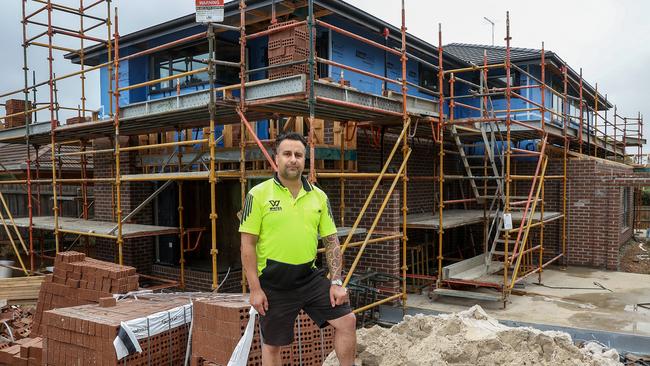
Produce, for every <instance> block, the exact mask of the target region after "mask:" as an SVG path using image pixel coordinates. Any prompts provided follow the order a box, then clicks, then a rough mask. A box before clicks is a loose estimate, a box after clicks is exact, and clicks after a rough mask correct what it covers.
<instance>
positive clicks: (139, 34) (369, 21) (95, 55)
mask: <svg viewBox="0 0 650 366" xmlns="http://www.w3.org/2000/svg"><path fill="white" fill-rule="evenodd" d="M297 3H298V4H301V3H300V2H296V1H295V0H247V2H246V8H247V9H248V10H249V11H251V10H256V12H249V13H248V14H247V17H248V18H249V19H250V20H253V21H256V20H257V21H260V20H258V16H257V15H255V14H259V13H261V12H268V13H270V11H271V4H275V6H276V7H277V9H278V11H279V9H282V8H283V7H284V8H288V9H293V8H295V7H296V6H297V5H296V4H297ZM302 4H303V5H302V6H305V5H304V3H302ZM314 6H315V8H316V9H317V10H318V9H327V10H329V11H331V12H332V13H334V14H337V15H339V16H342V17H345V18H348V19H350V20H353V21H355V22H356V23H357V24H359V25H362V26H364V27H366V28H368V29H371V30H373V31H376V32H377V33H381V31H382V30H383V29H384V28H388V29H389V30H390V38H392V39H393V40H394V41H395V42H397V43H400V42H401V38H400V37H401V36H400V28H399V27H396V26H394V25H392V24H390V23H388V22H386V21H384V20H382V19H379V18H377V17H375V16H373V15H371V14H369V13H367V12H365V11H363V10H361V9H359V8H357V7H355V6H353V5H351V4H348V3H347V2H345V1H343V0H314ZM224 17H225V20H224V24H227V25H232V26H239V1H235V0H230V1H226V3H225V9H224ZM266 21H268V20H266ZM197 27H198V28H200V27H204V25H201V24H198V23H196V16H195V14H194V13H192V14H188V15H185V16H182V17H180V18H177V19H173V20H170V21H167V22H163V23H160V24H157V25H154V26H151V27H148V28H145V29H142V30H139V31H136V32H133V33H129V34H126V35H120V48H124V47H128V46H134V45H141V43H142V42H146V41H147V40H150V39H153V38H157V37H161V36H164V35H169V34H173V33H175V32H179V31H186V30H188V29H196V28H197ZM406 37H407V44H408V46H409V48H410V50H409V51H411V50H417V51H419V52H421V53H423V54H425V55H428V56H431V57H433V58H436V59H437V57H438V56H437V55H438V48H437V46H435V45H433V44H430V43H428V42H426V41H424V40H422V39H420V38H418V37H416V36H414V35H413V34H411V33H407V35H406ZM105 53H106V46H105V45H104V44H97V45H93V46H89V47H86V48H85V49H84V54H85V56H86V60H85V61H86V64H87V65H97V64H99V63H101V62H102V61H100V59H99V56H101V55H104V54H105ZM64 57H65V58H66V59H69V60H71V61H72V62H73V63H79V53H78V52H72V53H68V54H66V55H65V56H64ZM443 60H444V61H445V62H446V63H450V64H452V65H455V66H464V65H465V62H464V61H461V60H460V59H459V58H457V57H455V56H454V55H452V54H445V56H444V57H443Z"/></svg>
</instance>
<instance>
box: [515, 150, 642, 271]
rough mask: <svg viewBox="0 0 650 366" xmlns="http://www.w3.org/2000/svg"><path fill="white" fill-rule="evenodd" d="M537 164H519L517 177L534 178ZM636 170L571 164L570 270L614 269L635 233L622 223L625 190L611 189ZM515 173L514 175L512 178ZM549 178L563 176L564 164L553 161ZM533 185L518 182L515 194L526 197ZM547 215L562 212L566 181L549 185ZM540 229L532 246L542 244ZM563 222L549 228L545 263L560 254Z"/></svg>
mask: <svg viewBox="0 0 650 366" xmlns="http://www.w3.org/2000/svg"><path fill="white" fill-rule="evenodd" d="M534 168H535V165H534V163H522V162H519V163H518V164H517V167H516V169H517V172H516V174H533V172H534ZM631 172H632V168H631V167H629V166H624V165H622V164H617V163H611V162H605V161H602V160H594V159H588V158H580V159H570V160H569V161H568V162H567V177H568V180H567V241H566V248H567V257H566V258H565V260H564V261H565V262H564V263H566V264H568V265H583V266H590V267H598V268H606V269H610V270H615V269H616V268H617V266H618V251H619V247H620V246H621V244H623V243H625V242H626V241H627V240H629V239H630V238H631V237H632V229H631V227H629V228H624V227H623V225H622V223H621V217H622V204H621V197H622V196H621V194H622V193H621V192H622V191H623V188H622V187H617V186H614V185H611V184H607V183H606V181H607V180H609V179H611V178H613V177H617V176H623V175H629V174H631ZM513 174H514V173H513ZM546 174H547V176H554V175H555V176H557V175H562V160H560V159H552V160H551V161H550V162H549V165H548V168H547V172H546ZM529 189H530V183H520V182H518V183H517V187H516V190H515V192H516V194H517V195H527V194H528V192H529ZM632 197H633V195H632V194H631V191H630V195H629V197H628V199H629V202H628V205H629V206H628V207H630V210H629V223H630V226H631V222H632V211H633V210H632V207H633V198H632ZM545 198H546V199H545V202H546V204H545V210H546V211H547V212H548V211H555V212H562V180H547V181H546V184H545ZM539 231H540V230H539V229H533V230H531V235H532V236H531V238H530V239H531V240H532V242H533V243H538V242H539ZM561 245H562V220H561V219H560V220H557V221H554V222H552V223H549V224H547V225H546V227H545V229H544V248H545V249H544V257H545V259H546V260H548V259H550V258H552V257H555V256H556V255H558V254H559V253H561V251H562V249H561Z"/></svg>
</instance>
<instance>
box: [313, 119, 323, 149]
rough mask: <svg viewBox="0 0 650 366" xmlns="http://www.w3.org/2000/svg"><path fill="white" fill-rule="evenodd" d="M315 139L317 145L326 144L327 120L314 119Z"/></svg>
mask: <svg viewBox="0 0 650 366" xmlns="http://www.w3.org/2000/svg"><path fill="white" fill-rule="evenodd" d="M314 139H315V140H316V143H317V144H324V143H325V120H322V119H314Z"/></svg>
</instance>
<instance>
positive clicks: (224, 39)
mask: <svg viewBox="0 0 650 366" xmlns="http://www.w3.org/2000/svg"><path fill="white" fill-rule="evenodd" d="M81 4H82V5H81V7H80V8H79V7H78V6H77V5H75V6H68V5H63V4H55V3H53V2H51V1H50V0H48V1H37V0H33V1H32V0H24V1H23V14H22V24H23V27H24V32H23V35H24V39H23V47H24V62H25V65H24V69H23V71H24V79H25V84H24V85H21V86H17V87H16V89H17V90H15V91H7V92H6V93H3V94H2V97H3V98H5V99H7V98H9V99H8V100H7V102H6V103H5V106H6V110H7V113H6V115H5V116H4V117H3V119H4V122H5V124H4V129H2V130H0V143H3V144H7V145H3V147H0V149H2V148H4V146H12V145H16V146H22V147H23V149H22V151H24V152H25V155H24V156H23V157H22V159H23V160H24V164H23V161H20V164H19V165H20V169H19V170H20V174H18V175H15V174H14V175H12V176H11V177H9V176H7V177H8V178H6V179H5V180H3V181H0V184H2V185H3V186H5V187H8V186H11V187H21V188H22V189H24V191H25V194H24V195H21V197H24V199H25V201H26V204H25V207H26V208H27V209H26V211H25V212H24V214H20V215H16V212H15V211H12V210H11V209H10V208H9V207H8V205H7V204H6V203H5V202H4V198H3V202H2V203H3V206H4V209H3V210H2V212H3V215H2V221H3V223H4V224H5V228H6V233H5V234H6V235H7V239H8V240H10V244H9V245H12V246H13V251H14V253H15V255H14V256H15V258H16V259H17V260H18V263H19V264H20V269H21V270H22V271H24V272H25V273H33V272H34V271H36V270H38V269H39V268H43V267H45V266H49V265H50V264H51V260H52V258H53V255H54V253H58V252H63V251H66V250H68V249H70V248H71V247H74V248H75V250H81V249H82V248H83V249H85V250H87V254H88V255H90V256H92V257H94V258H97V259H101V260H106V261H113V262H116V263H119V264H124V265H130V266H134V267H136V268H137V270H138V273H140V274H142V275H144V276H145V278H147V279H149V280H151V281H162V282H163V283H164V284H166V286H168V287H178V288H182V289H190V290H211V289H216V288H217V287H218V286H219V291H220V292H242V290H243V291H244V292H245V290H246V281H245V278H243V274H242V269H241V263H240V259H239V258H240V253H239V245H240V243H239V233H238V231H237V227H238V222H239V220H238V216H237V214H238V212H239V211H240V210H241V207H242V203H243V199H244V197H245V195H246V192H247V191H248V189H249V188H251V187H252V186H254V185H255V184H257V183H259V182H260V181H261V180H263V179H267V178H269V177H271V176H272V174H273V172H274V170H275V169H276V167H275V164H274V161H273V159H272V154H273V143H274V139H275V137H276V136H277V135H278V134H280V133H282V132H285V131H296V132H299V133H302V134H304V135H305V136H307V137H308V141H309V148H308V159H309V164H308V165H309V167H308V169H306V172H307V173H308V176H309V179H310V181H312V182H314V183H316V184H318V185H319V186H320V187H321V188H322V189H323V190H324V191H325V192H326V193H328V195H329V198H330V202H331V206H332V209H333V212H334V215H335V219H336V222H337V224H338V225H339V226H340V228H339V235H340V237H341V243H342V246H343V250H344V254H345V259H346V262H345V266H344V269H345V271H346V273H347V276H346V278H345V282H346V283H348V282H351V283H352V284H355V283H356V284H361V283H363V284H364V286H366V287H370V288H372V289H373V290H374V292H373V293H374V294H375V295H374V297H372V299H368V298H366V299H364V300H363V301H361V302H359V303H358V304H357V305H358V307H357V309H356V311H357V312H359V311H364V310H366V309H369V308H370V307H373V306H376V305H378V304H382V303H389V302H395V301H397V300H401V302H402V304H404V305H406V303H407V301H406V300H407V296H406V294H407V292H408V290H409V289H410V288H412V287H420V286H427V285H432V286H433V287H434V288H435V290H434V291H435V292H436V293H437V294H440V295H445V296H461V297H470V298H477V299H482V300H495V301H502V302H504V304H505V302H506V301H507V299H508V296H509V294H510V292H511V290H512V289H513V288H514V286H515V285H516V284H517V283H518V282H520V281H522V280H523V279H525V278H527V277H529V276H538V277H539V280H540V281H542V274H543V271H544V268H545V267H546V266H548V265H550V264H557V265H563V266H570V265H588V266H593V267H604V268H616V260H617V257H616V254H617V253H618V248H619V246H620V244H621V243H623V242H625V241H627V240H628V239H629V238H630V237H631V236H632V234H633V228H634V224H635V223H634V217H635V216H634V210H635V207H636V205H637V202H636V199H635V197H637V196H635V191H634V184H627V187H623V186H622V185H621V182H624V181H626V180H625V179H628V178H630V177H633V176H634V175H635V174H636V173H635V172H634V168H635V167H636V166H638V165H642V164H643V163H644V162H643V160H642V158H643V157H642V151H641V149H642V146H643V145H644V143H645V140H644V138H643V134H642V131H643V117H642V116H641V115H640V114H637V115H632V116H628V115H626V114H625V113H624V112H623V111H619V110H618V109H617V108H616V105H615V104H613V102H612V101H610V100H608V99H607V97H606V96H604V95H603V94H602V93H601V92H600V91H599V90H598V85H597V84H594V85H593V86H592V85H591V84H589V83H588V82H587V81H586V80H584V79H583V77H582V71H581V70H576V69H574V68H572V67H571V66H569V65H567V64H566V63H565V62H564V61H563V60H562V59H561V58H560V56H559V55H557V54H556V53H554V52H551V51H548V50H546V49H545V47H544V44H543V43H542V44H540V49H522V48H516V47H512V45H511V43H512V37H513V36H515V35H514V34H513V32H511V30H510V26H509V22H507V23H506V34H507V36H506V39H505V44H504V45H503V46H483V45H471V44H459V43H450V44H446V43H445V42H447V41H446V40H445V39H444V35H443V32H442V29H439V30H438V44H429V43H427V42H425V41H423V40H421V39H419V38H417V37H415V36H413V35H412V34H409V33H407V31H406V22H407V18H406V11H405V9H404V4H403V1H402V7H401V9H400V8H399V4H393V2H391V6H393V5H394V6H395V11H400V10H401V12H402V24H401V27H399V28H398V27H395V26H392V25H390V24H388V23H386V22H385V21H382V20H380V19H377V18H375V17H373V16H371V15H369V14H368V13H365V12H363V11H362V10H360V9H357V8H355V7H353V6H351V5H349V4H347V3H345V2H343V1H338V0H336V1H335V0H277V1H271V0H247V1H244V0H240V1H232V2H229V3H227V4H226V5H225V19H224V21H223V22H222V23H211V24H209V25H205V24H199V23H197V22H196V19H195V15H194V14H191V15H188V16H185V17H182V18H178V19H175V20H172V21H170V22H166V23H163V24H160V25H156V26H153V27H150V28H147V29H143V30H140V31H137V32H135V33H131V34H127V35H122V34H120V30H119V26H120V25H119V23H120V21H119V15H118V13H117V10H115V9H113V8H112V4H111V1H110V0H98V1H95V2H92V4H85V3H84V1H82V2H81ZM57 13H65V14H68V15H73V16H74V17H75V18H76V19H77V21H78V22H80V23H79V25H78V26H70V25H69V24H71V23H69V22H66V23H64V24H56V23H55V22H54V21H53V16H52V15H53V14H57ZM43 19H45V20H43ZM515 37H516V36H515ZM70 39H73V40H75V42H78V46H77V47H70V46H67V45H68V44H69V42H70V41H69V40H70ZM63 40H65V41H63ZM61 42H67V43H61ZM62 44H66V46H63V45H62ZM35 48H44V49H45V50H46V51H47V54H48V57H47V59H45V60H42V59H34V57H32V56H31V53H32V51H33V49H35ZM70 62H71V63H73V64H75V65H78V71H75V72H73V73H68V74H65V75H62V74H60V73H57V67H58V65H60V64H64V63H70ZM36 68H38V71H39V72H38V74H40V76H41V79H38V78H35V77H34V75H33V74H32V71H33V70H34V69H36ZM42 70H46V72H43V71H42ZM89 73H99V74H100V80H101V85H100V86H96V85H89V84H88V82H87V81H86V75H87V74H89ZM38 74H37V76H39V75H38ZM71 80H76V81H74V84H72V85H76V86H74V89H73V90H74V91H72V90H68V89H66V93H68V94H70V93H75V95H78V100H79V102H78V105H74V106H65V105H62V104H61V103H59V101H58V97H57V96H58V93H61V92H62V85H63V84H64V83H66V82H71ZM71 83H72V82H71ZM71 89H72V87H71ZM98 90H99V91H100V93H101V98H100V100H101V105H100V106H99V107H97V106H92V107H91V106H90V105H88V103H87V102H86V100H87V98H86V95H87V94H88V93H89V92H90V91H93V92H96V91H98ZM37 91H38V93H37ZM66 120H67V122H65V121H66ZM61 146H64V147H65V149H61V148H60V147H61ZM43 148H46V150H47V151H48V152H49V156H44V154H42V153H41V152H42V151H43ZM37 156H38V158H36V157H37ZM73 158H74V159H73ZM34 159H35V160H34ZM66 164H71V165H74V166H75V167H76V168H78V174H75V175H62V174H61V172H62V171H65V169H66ZM89 164H91V165H90V167H89ZM44 166H45V167H46V168H45V169H43V167H44ZM5 169H6V168H5ZM6 170H10V169H6ZM594 177H598V178H599V179H600V180H599V182H603V183H602V184H599V185H598V186H597V187H594ZM64 190H67V191H69V192H73V193H74V192H76V193H74V194H72V196H74V198H73V199H76V200H78V201H79V205H78V207H79V208H80V209H79V210H78V214H75V215H69V216H66V215H65V214H64V213H65V212H64V210H62V209H61V208H62V206H63V205H64V201H63V200H62V199H61V193H62V192H63V191H64ZM0 191H3V190H2V189H1V188H0ZM44 191H47V192H49V194H50V195H51V196H52V200H51V206H52V208H51V210H50V209H49V208H48V207H47V204H45V203H41V202H42V200H41V197H40V195H41V194H42V192H44ZM46 202H50V201H49V200H46ZM36 203H38V204H36ZM91 208H92V209H91ZM12 226H13V227H12ZM14 229H15V230H14ZM79 243H82V244H79ZM477 287H486V288H491V289H493V290H494V291H491V292H486V291H482V292H480V293H478V292H473V291H471V290H472V289H475V288H477Z"/></svg>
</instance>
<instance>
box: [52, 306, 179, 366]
mask: <svg viewBox="0 0 650 366" xmlns="http://www.w3.org/2000/svg"><path fill="white" fill-rule="evenodd" d="M188 303H189V301H188V299H187V296H185V297H182V296H176V297H165V298H163V299H160V298H156V297H152V298H147V297H146V296H144V297H143V296H138V299H137V300H132V299H129V300H122V301H118V302H117V304H116V305H115V306H112V307H101V306H99V305H82V306H76V307H70V308H63V309H56V310H50V311H47V312H45V314H44V316H43V325H44V327H43V328H44V331H43V364H44V365H49V366H58V365H61V366H64V365H103V366H105V365H115V366H117V365H130V366H140V365H182V364H183V361H184V359H185V350H186V348H187V338H188V335H189V328H190V322H189V319H190V315H191V314H189V313H188V314H187V320H188V322H187V324H182V325H181V326H179V327H176V328H171V329H169V330H164V331H163V332H161V333H159V334H156V335H152V336H151V337H148V338H144V339H139V340H138V342H139V344H140V347H141V348H142V352H141V353H134V354H132V355H129V356H126V357H125V358H123V359H121V360H118V359H117V354H116V352H115V348H114V346H113V341H114V339H115V337H117V334H118V331H119V329H120V324H121V322H126V321H129V320H133V319H138V318H145V317H147V316H149V315H152V314H155V313H158V312H163V311H167V310H170V309H173V308H176V307H179V306H183V305H187V304H188Z"/></svg>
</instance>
